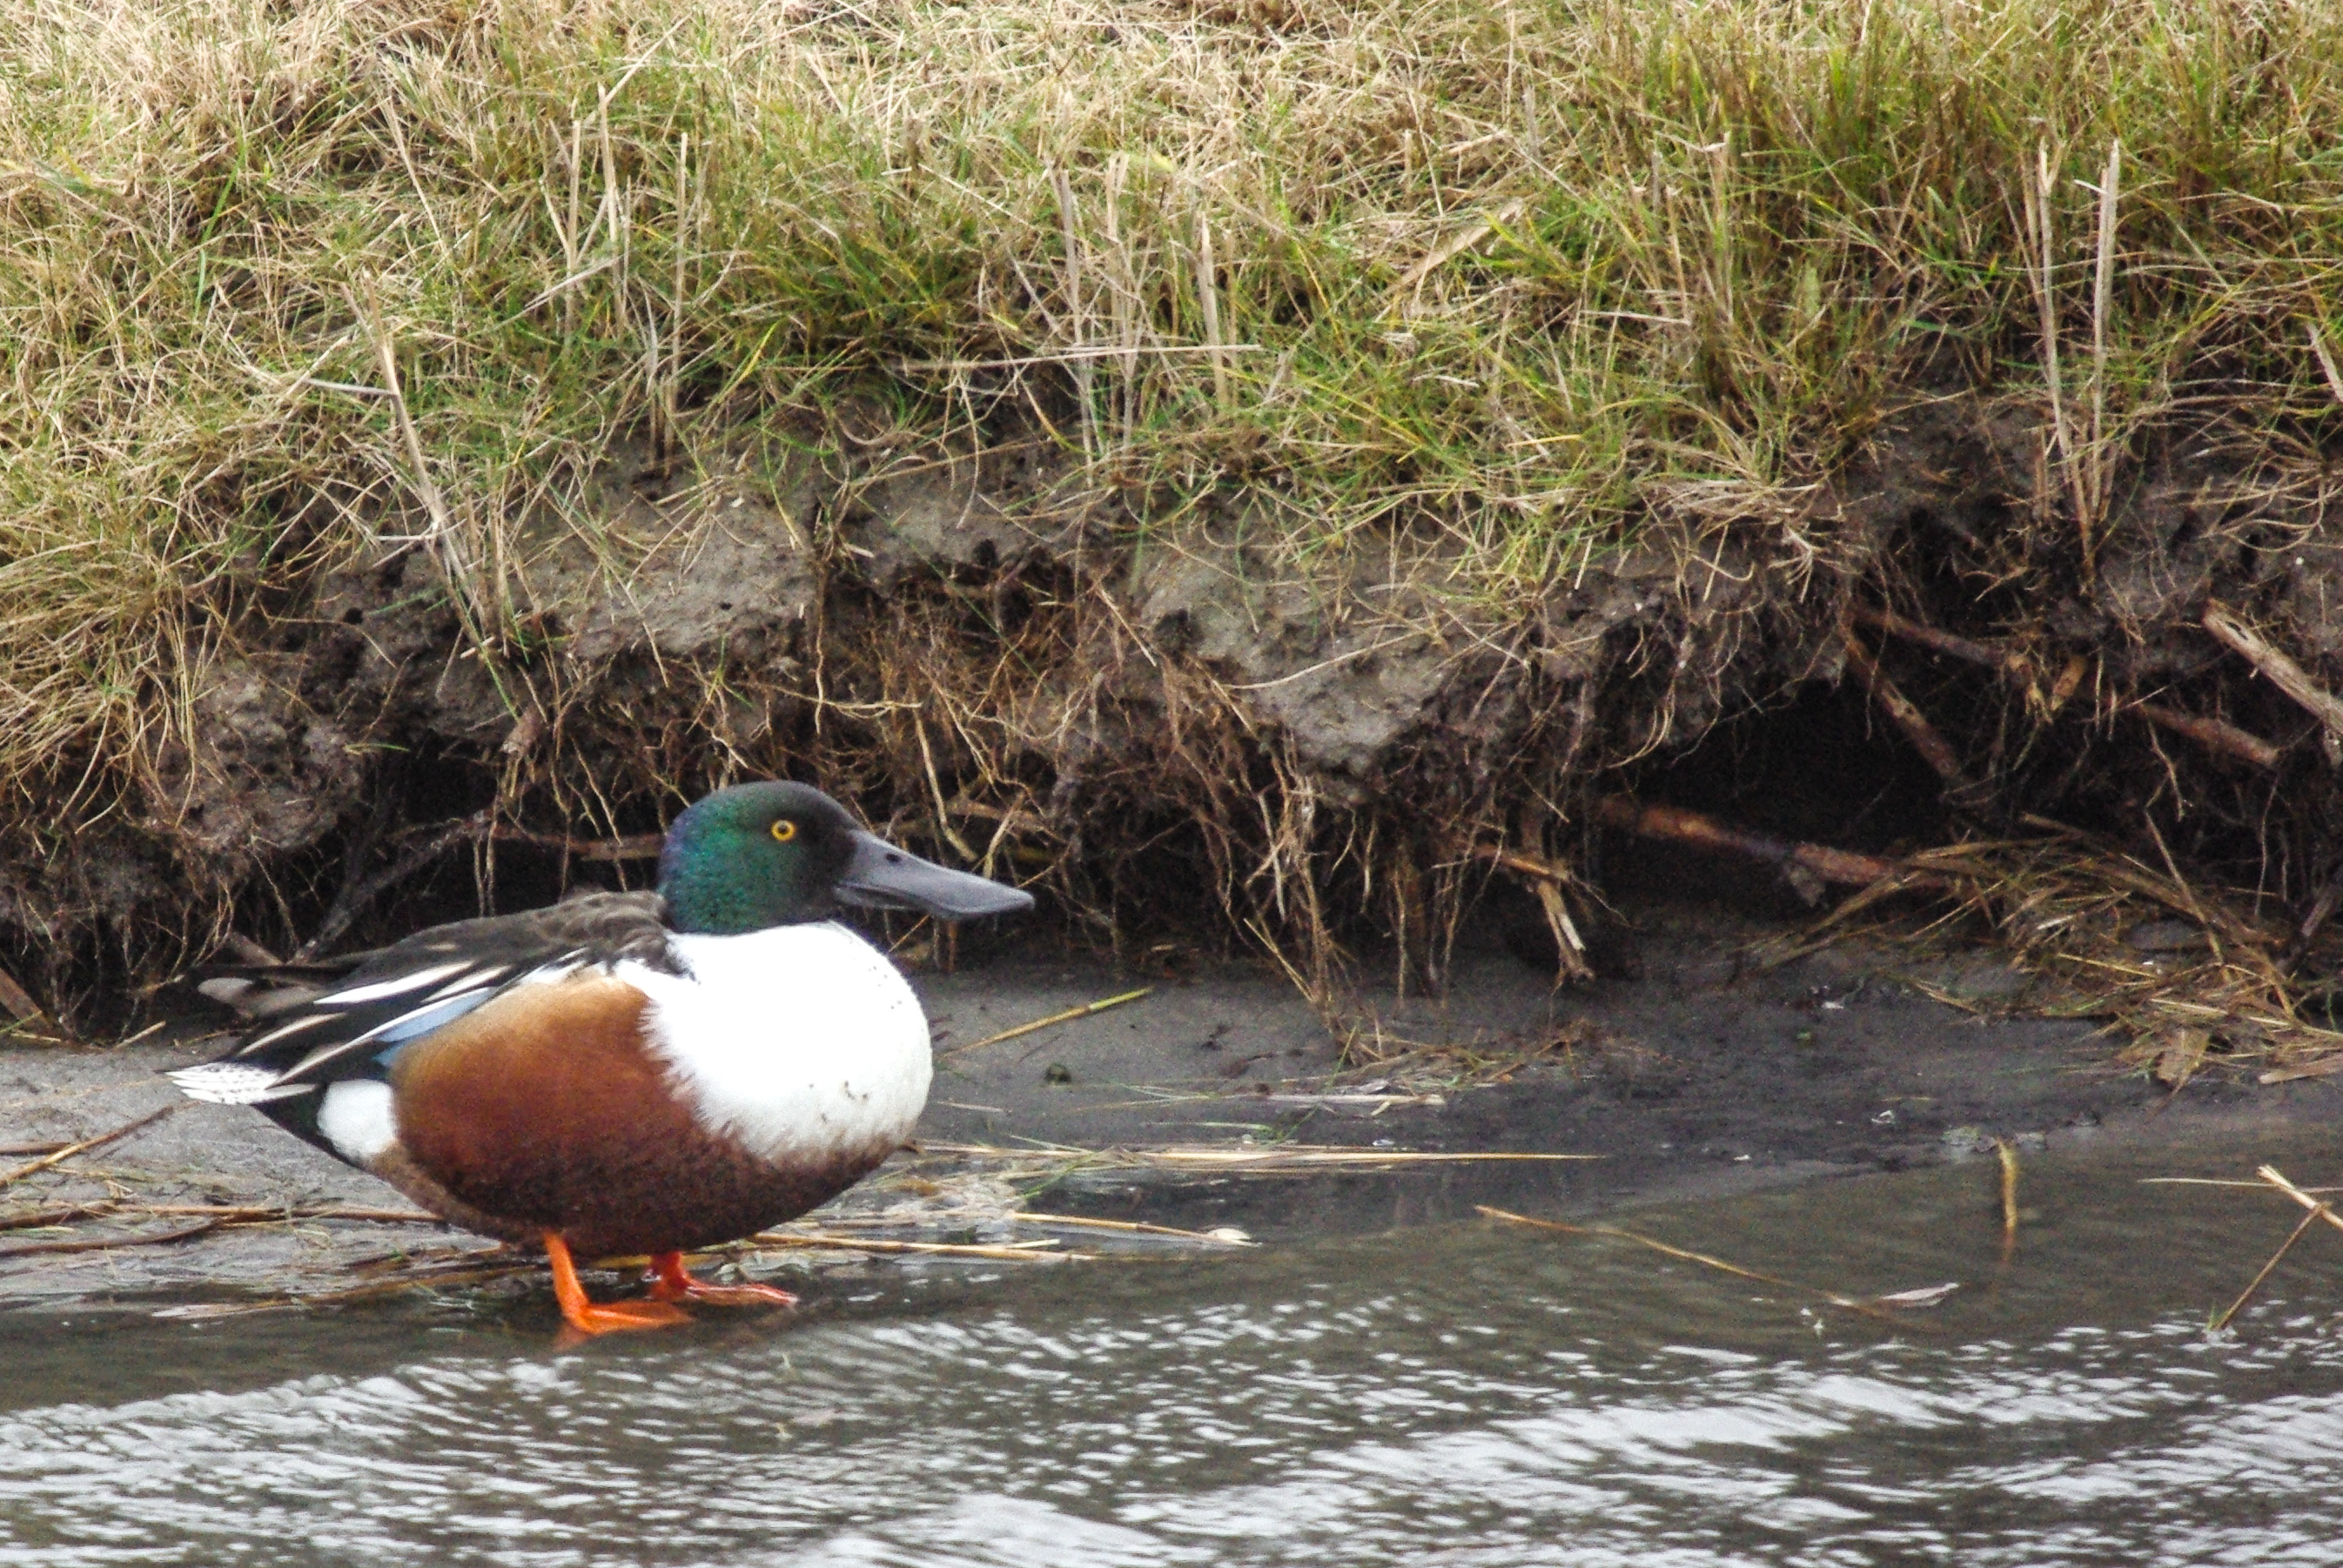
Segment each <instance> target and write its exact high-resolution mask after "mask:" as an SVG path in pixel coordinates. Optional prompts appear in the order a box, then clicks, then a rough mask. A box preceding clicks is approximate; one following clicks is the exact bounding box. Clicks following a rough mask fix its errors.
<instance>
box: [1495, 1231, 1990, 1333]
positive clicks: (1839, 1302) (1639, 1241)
mask: <svg viewBox="0 0 2343 1568" xmlns="http://www.w3.org/2000/svg"><path fill="white" fill-rule="evenodd" d="M1473 1208H1474V1209H1475V1210H1476V1211H1479V1212H1480V1213H1483V1214H1486V1215H1487V1216H1488V1217H1489V1218H1490V1219H1492V1220H1503V1221H1508V1222H1509V1223H1512V1224H1515V1225H1530V1226H1534V1227H1535V1228H1536V1229H1538V1230H1541V1231H1563V1232H1564V1233H1565V1234H1567V1235H1573V1236H1608V1237H1611V1238H1613V1239H1614V1240H1616V1241H1633V1242H1634V1243H1635V1244H1636V1245H1637V1246H1639V1247H1649V1248H1650V1249H1652V1251H1655V1252H1663V1253H1665V1254H1666V1255H1667V1256H1669V1257H1671V1258H1681V1259H1683V1260H1684V1261H1685V1262H1687V1263H1698V1264H1700V1265H1701V1266H1702V1267H1703V1268H1708V1269H1715V1270H1717V1271H1719V1272H1722V1273H1727V1274H1732V1275H1735V1276H1736V1277H1737V1278H1740V1279H1744V1280H1755V1281H1756V1282H1758V1283H1759V1284H1761V1285H1774V1286H1776V1287H1778V1288H1780V1289H1782V1290H1785V1291H1797V1292H1801V1293H1803V1294H1805V1295H1809V1296H1814V1297H1816V1298H1818V1299H1820V1300H1822V1301H1825V1302H1829V1303H1830V1304H1831V1305H1832V1306H1835V1307H1844V1308H1845V1310H1847V1311H1848V1312H1861V1313H1863V1314H1865V1316H1866V1317H1874V1318H1879V1319H1882V1320H1884V1321H1885V1322H1891V1323H1901V1322H1904V1321H1905V1320H1904V1319H1902V1318H1899V1317H1897V1316H1896V1314H1895V1313H1894V1312H1891V1311H1889V1310H1887V1309H1885V1308H1883V1307H1881V1306H1879V1305H1878V1304H1877V1299H1876V1298H1875V1299H1874V1300H1872V1301H1863V1300H1859V1299H1857V1298H1855V1297H1854V1296H1845V1295H1841V1294H1840V1293H1839V1292H1836V1291H1825V1290H1824V1289H1822V1288H1821V1287H1820V1286H1817V1285H1803V1284H1800V1283H1799V1282H1797V1281H1795V1280H1785V1279H1782V1278H1780V1277H1779V1276H1778V1275H1775V1274H1764V1273H1760V1272H1758V1271H1756V1270H1755V1269H1745V1268H1743V1267H1742V1266H1741V1265H1740V1264H1738V1263H1728V1262H1726V1261H1725V1260H1724V1259H1723V1258H1715V1257H1711V1256H1710V1255H1709V1254H1708V1253H1706V1252H1695V1251H1691V1250H1689V1249H1688V1248H1684V1247H1674V1246H1670V1245H1669V1244H1668V1243H1667V1242H1665V1241H1656V1240H1654V1238H1652V1237H1650V1236H1645V1235H1643V1234H1641V1233H1639V1232H1637V1231H1626V1230H1622V1229H1621V1228H1619V1227H1618V1226H1616V1225H1573V1224H1570V1223H1568V1222H1566V1221H1561V1220H1534V1219H1532V1218H1531V1217H1530V1216H1529V1215H1527V1214H1516V1213H1513V1211H1511V1210H1507V1209H1493V1208H1491V1207H1489V1205H1487V1204H1486V1203H1475V1204H1474V1205H1473ZM1943 1289H1944V1288H1943V1287H1942V1286H1936V1287H1931V1288H1930V1289H1929V1290H1927V1291H1924V1292H1902V1294H1904V1295H1905V1296H1906V1297H1909V1298H1911V1299H1914V1300H1922V1299H1926V1300H1927V1301H1928V1302H1929V1303H1930V1304H1932V1305H1933V1304H1934V1303H1935V1302H1938V1301H1942V1300H1943V1299H1944V1297H1943V1295H1942V1294H1940V1293H1938V1292H1942V1291H1943Z"/></svg>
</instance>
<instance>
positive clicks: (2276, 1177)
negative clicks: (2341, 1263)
mask: <svg viewBox="0 0 2343 1568" xmlns="http://www.w3.org/2000/svg"><path fill="white" fill-rule="evenodd" d="M2254 1174H2255V1175H2257V1176H2258V1177H2260V1178H2261V1179H2262V1181H2264V1182H2265V1183H2266V1184H2267V1185H2268V1186H2271V1187H2275V1188H2277V1189H2278V1191H2281V1192H2283V1193H2285V1194H2286V1195H2287V1196H2288V1197H2289V1198H2291V1199H2293V1200H2294V1201H2296V1202H2298V1203H2299V1204H2301V1205H2302V1206H2303V1207H2304V1208H2306V1209H2308V1210H2309V1211H2310V1216H2311V1218H2312V1219H2314V1220H2324V1221H2327V1222H2328V1224H2329V1225H2332V1226H2334V1227H2335V1228H2336V1229H2337V1230H2338V1231H2343V1218H2338V1217H2337V1215H2336V1212H2335V1211H2334V1210H2333V1209H2330V1208H2328V1206H2327V1205H2326V1204H2324V1203H2322V1202H2320V1201H2318V1199H2316V1198H2314V1197H2312V1196H2311V1195H2310V1194H2309V1193H2308V1192H2306V1191H2303V1190H2302V1189H2301V1188H2299V1187H2298V1186H2296V1185H2295V1184H2294V1183H2293V1182H2291V1181H2288V1180H2287V1179H2286V1177H2285V1175H2284V1174H2283V1173H2281V1172H2280V1171H2279V1170H2278V1167H2277V1166H2275V1165H2264V1166H2262V1167H2260V1168H2259V1169H2258V1170H2257V1171H2255V1172H2254Z"/></svg>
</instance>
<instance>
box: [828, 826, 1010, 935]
mask: <svg viewBox="0 0 2343 1568" xmlns="http://www.w3.org/2000/svg"><path fill="white" fill-rule="evenodd" d="M838 899H839V901H840V903H846V904H853V905H856V906H858V907H860V908H862V909H866V910H920V911H922V912H923V913H926V914H930V915H933V916H935V917H936V918H937V919H938V920H973V919H975V918H976V917H977V916H979V915H1013V914H1015V913H1017V912H1018V911H1019V910H1030V909H1031V908H1032V907H1033V895H1032V894H1031V893H1029V892H1026V891H1024V890H1022V889H1019V888H1011V887H1005V886H1003V885H1002V884H1001V883H999V882H995V881H990V880H988V879H985V878H983V877H975V876H970V874H969V873H968V872H966V871H955V870H952V869H950V868H948V867H944V866H939V865H937V864H936V863H935V862H934V861H932V860H922V859H920V858H919V857H918V856H917V855H914V854H911V853H910V851H908V850H904V849H897V848H895V846H894V845H892V844H890V843H888V842H887V841H886V840H885V839H880V838H877V837H874V836H873V835H871V834H869V833H857V834H855V835H854V858H853V859H850V860H849V861H848V862H847V865H846V871H845V874H844V875H842V876H840V878H839V879H838Z"/></svg>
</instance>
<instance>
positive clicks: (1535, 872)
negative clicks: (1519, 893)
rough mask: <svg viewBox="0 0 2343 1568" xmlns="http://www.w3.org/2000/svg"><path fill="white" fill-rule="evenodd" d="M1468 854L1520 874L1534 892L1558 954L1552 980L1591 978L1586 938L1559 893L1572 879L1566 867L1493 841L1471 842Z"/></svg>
mask: <svg viewBox="0 0 2343 1568" xmlns="http://www.w3.org/2000/svg"><path fill="white" fill-rule="evenodd" d="M1471 853H1472V855H1473V859H1479V860H1487V861H1489V862H1491V863H1492V864H1493V865H1498V866H1502V867H1503V868H1504V869H1506V870H1508V871H1512V872H1514V873H1515V874H1517V875H1518V876H1520V877H1522V878H1523V879H1525V880H1526V881H1527V882H1528V883H1529V884H1530V890H1531V891H1532V892H1534V893H1535V894H1536V895H1537V901H1538V907H1539V909H1540V910H1541V911H1542V912H1543V913H1544V916H1545V925H1546V930H1548V931H1549V932H1551V933H1552V935H1553V937H1554V949H1555V950H1556V952H1557V954H1558V955H1559V956H1558V959H1557V961H1556V963H1555V966H1554V980H1555V982H1556V983H1557V984H1559V983H1561V982H1563V981H1565V980H1587V979H1590V978H1592V976H1593V975H1594V965H1593V964H1591V963H1589V962H1587V960H1586V939H1585V938H1584V936H1582V935H1581V934H1580V933H1579V930H1578V922H1577V921H1575V920H1572V919H1571V918H1570V905H1569V904H1568V902H1567V901H1565V900H1564V898H1563V896H1562V890H1563V889H1564V887H1566V886H1568V885H1569V883H1570V882H1571V880H1572V878H1571V874H1570V870H1569V869H1568V868H1567V867H1564V866H1558V865H1556V864H1554V862H1553V861H1551V860H1548V859H1543V858H1541V857H1539V856H1536V855H1532V854H1527V853H1525V852H1523V851H1522V850H1520V849H1502V848H1500V847H1498V846H1496V845H1493V844H1479V845H1475V846H1474V847H1473V849H1472V851H1471Z"/></svg>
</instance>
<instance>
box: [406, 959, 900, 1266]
mask: <svg viewBox="0 0 2343 1568" xmlns="http://www.w3.org/2000/svg"><path fill="white" fill-rule="evenodd" d="M647 1006H648V1000H647V999H646V998H645V997H644V995H643V994H642V992H640V991H639V990H636V989H635V988H634V987H632V986H630V985H628V984H627V983H626V982H624V981H623V980H617V979H614V978H612V977H611V976H609V975H607V974H601V973H596V972H589V973H585V974H580V975H577V976H574V977H572V978H571V979H568V980H561V981H559V982H557V983H555V984H552V985H532V986H524V987H521V988H518V990H514V991H508V992H507V993H506V994H505V995H503V996H501V997H498V999H497V1000H494V1001H491V1002H489V1003H488V1004H487V1005H486V1006H484V1007H482V1008H480V1009H479V1010H477V1011H475V1012H472V1013H470V1014H468V1015H467V1016H466V1017H464V1018H461V1019H458V1020H456V1021H455V1022H454V1023H452V1024H449V1025H447V1027H446V1028H444V1029H441V1030H437V1032H435V1033H433V1034H431V1035H428V1036H427V1037H426V1038H424V1039H423V1040H418V1041H417V1042H416V1044H415V1045H413V1046H412V1047H410V1048H408V1050H407V1051H405V1052H404V1053H403V1054H401V1055H400V1057H399V1058H398V1060H397V1063H396V1064H395V1066H394V1068H393V1070H392V1073H391V1089H392V1091H393V1093H394V1094H395V1096H396V1105H397V1114H398V1127H399V1142H398V1144H397V1145H396V1146H394V1147H393V1149H392V1150H391V1151H390V1152H389V1154H388V1155H387V1157H386V1158H384V1159H383V1160H381V1161H377V1166H376V1174H377V1175H379V1176H381V1177H382V1178H383V1179H384V1180H386V1181H389V1182H390V1183H391V1184H392V1185H393V1186H395V1187H397V1188H398V1189H399V1190H400V1191H403V1192H405V1193H406V1194H407V1196H408V1197H410V1198H412V1199H414V1200H415V1201H417V1202H418V1203H421V1204H423V1205H424V1206H425V1207H427V1208H429V1209H431V1210H433V1211H436V1212H438V1213H440V1214H443V1215H445V1216H446V1217H447V1219H448V1220H450V1221H454V1222H455V1223H457V1224H458V1225H462V1226H464V1227H465V1228H467V1229H468V1230H475V1231H481V1232H482V1233H484V1234H487V1235H492V1236H500V1237H503V1238H505V1239H506V1240H508V1241H528V1242H533V1241H538V1239H539V1238H540V1236H541V1235H542V1233H543V1232H544V1231H560V1232H561V1233H562V1235H563V1236H564V1237H565V1238H566V1239H567V1240H568V1241H569V1244H570V1245H571V1246H572V1247H573V1248H575V1249H576V1250H577V1251H578V1252H580V1253H582V1254H585V1255H588V1256H593V1255H597V1254H604V1255H607V1254H614V1253H634V1252H661V1251H672V1250H676V1249H689V1248H693V1247H704V1246H708V1245H710V1244H712V1243H714V1242H718V1241H731V1240H733V1239H735V1238H737V1237H740V1236H745V1235H747V1234H749V1232H751V1231H757V1230H760V1229H762V1228H764V1227H765V1226H768V1225H773V1224H778V1223H779V1222H780V1221H784V1220H789V1219H793V1218H795V1217H796V1216H798V1215H799V1214H801V1213H803V1212H805V1211H807V1210H809V1209H811V1208H813V1207H815V1206H816V1205H818V1204H820V1203H824V1202H827V1201H829V1200H830V1199H831V1198H833V1197H835V1196H837V1195H838V1194H839V1193H840V1192H842V1191H845V1190H846V1189H847V1188H848V1187H850V1186H852V1185H853V1184H854V1182H855V1181H858V1180H860V1178H861V1177H862V1176H863V1175H865V1174H866V1173H868V1172H869V1171H870V1170H872V1169H873V1168H875V1167H876V1166H877V1165H878V1164H879V1163H880V1161H883V1160H885V1159H886V1157H887V1155H888V1154H889V1153H890V1151H891V1146H872V1147H866V1148H860V1149H843V1150H840V1151H837V1152H836V1153H835V1155H833V1156H832V1157H830V1158H829V1159H827V1160H822V1161H809V1162H793V1163H791V1164H789V1165H776V1164H774V1163H771V1162H770V1161H765V1160H761V1159H759V1158H758V1157H757V1156H755V1155H753V1154H750V1153H749V1151H747V1150H745V1149H743V1148H742V1147H741V1146H740V1145H739V1143H738V1142H736V1141H733V1140H732V1139H729V1138H719V1137H717V1136H716V1135H714V1134H712V1133H710V1132H709V1131H707V1130H706V1129H704V1128H702V1127H701V1126H700V1125H699V1123H698V1122H697V1121H694V1120H693V1119H692V1116H691V1111H690V1108H689V1103H688V1102H687V1101H681V1100H679V1099H677V1098H676V1094H675V1091H674V1086H673V1084H672V1082H671V1081H670V1079H669V1073H668V1070H667V1069H666V1068H665V1067H664V1066H663V1065H662V1064H661V1063H660V1062H659V1060H657V1059H655V1058H654V1057H652V1056H651V1055H650V1053H649V1051H647V1050H645V1049H644V1046H643V1014H644V1010H645V1008H646V1007H647Z"/></svg>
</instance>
